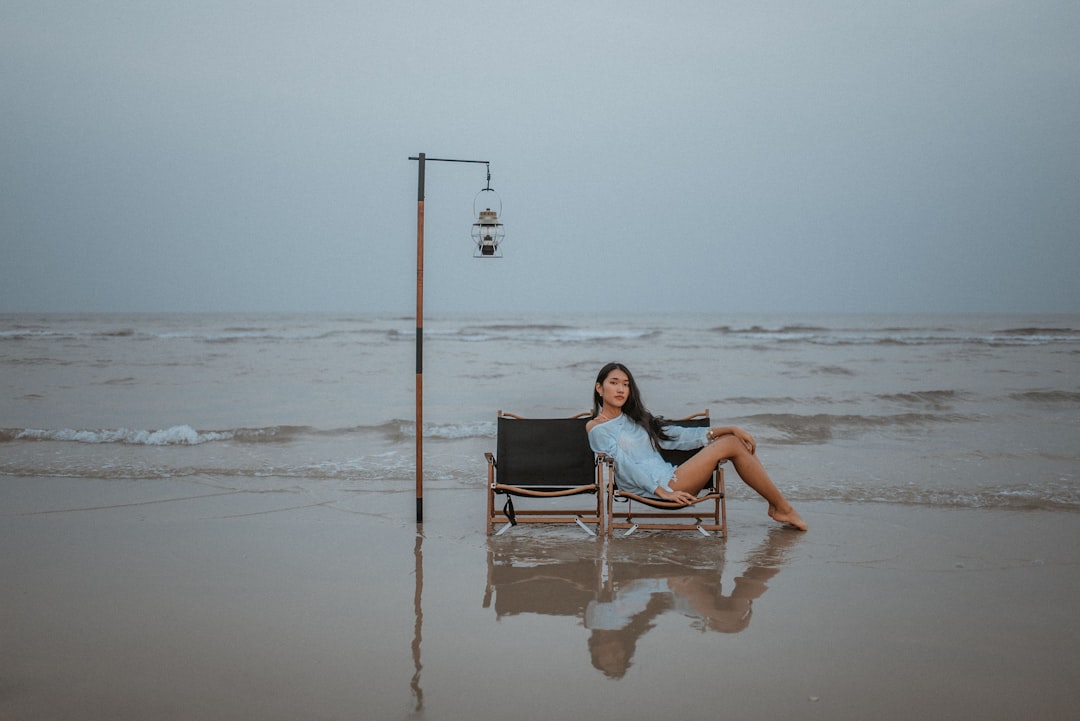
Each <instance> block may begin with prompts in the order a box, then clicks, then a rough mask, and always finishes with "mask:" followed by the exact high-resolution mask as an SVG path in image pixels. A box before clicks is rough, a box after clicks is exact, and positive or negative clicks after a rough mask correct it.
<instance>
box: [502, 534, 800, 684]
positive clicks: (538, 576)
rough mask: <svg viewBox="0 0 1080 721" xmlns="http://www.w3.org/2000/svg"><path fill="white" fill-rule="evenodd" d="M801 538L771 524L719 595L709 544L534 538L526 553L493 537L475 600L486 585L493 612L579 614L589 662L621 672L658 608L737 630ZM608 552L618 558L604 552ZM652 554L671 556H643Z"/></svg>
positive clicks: (698, 624) (694, 623)
mask: <svg viewBox="0 0 1080 721" xmlns="http://www.w3.org/2000/svg"><path fill="white" fill-rule="evenodd" d="M800 537H801V535H800V534H797V533H793V532H791V531H790V530H788V529H783V528H774V529H771V530H770V531H769V532H768V534H767V535H766V537H765V539H764V540H763V541H762V542H761V543H760V544H759V545H758V546H757V547H756V548H755V549H754V550H753V551H751V552H750V554H748V556H747V559H746V566H745V568H744V569H743V570H742V573H741V574H740V575H738V576H737V577H736V578H735V580H734V585H733V586H732V588H731V591H730V593H727V594H725V593H724V591H723V583H722V579H721V577H722V575H723V571H724V558H723V550H719V551H718V550H717V549H716V547H715V546H709V545H708V544H700V543H698V545H697V547H696V548H695V547H692V546H689V545H687V546H680V547H674V548H673V547H671V544H672V543H674V542H673V541H670V540H668V539H661V538H657V539H655V540H656V543H657V544H658V545H657V546H654V545H650V546H648V547H647V548H645V547H643V546H641V545H637V542H634V543H626V544H619V543H612V544H610V545H608V544H601V543H593V544H591V546H583V545H580V544H574V545H573V546H572V547H566V546H564V547H562V548H549V549H547V551H548V552H546V553H545V552H544V551H543V550H542V549H538V548H536V547H535V546H533V547H532V548H531V553H526V552H525V550H526V548H527V546H525V545H524V544H520V545H517V546H514V547H509V548H507V547H503V548H501V549H498V550H496V547H497V546H499V545H500V544H499V543H498V539H495V540H493V541H492V542H491V543H490V545H489V554H488V562H489V564H488V590H487V594H486V595H485V603H484V605H485V607H486V606H488V605H490V601H491V596H492V592H494V593H495V596H496V599H495V607H496V612H497V614H498V615H499V616H500V617H502V616H505V615H512V614H515V613H526V612H528V613H542V614H550V615H565V616H576V617H578V618H580V619H581V621H582V623H583V625H584V627H585V628H586V629H588V630H589V632H590V633H589V641H588V647H589V655H590V658H591V660H592V664H593V666H594V667H595V668H596V669H598V670H599V671H601V672H603V673H604V674H605V675H607V676H609V677H611V678H621V677H622V676H623V675H625V674H626V671H627V669H629V668H630V665H631V663H632V660H633V657H634V653H635V651H636V649H637V643H638V640H639V639H640V638H641V637H642V636H644V635H645V633H646V632H647V631H649V629H651V628H653V626H655V621H656V619H657V618H659V617H660V616H661V615H663V614H665V613H676V614H679V615H681V616H683V617H685V618H686V619H688V621H689V624H690V626H691V627H692V628H696V629H700V630H701V631H702V632H704V631H715V632H718V633H738V632H739V631H742V630H743V629H744V628H746V627H747V625H748V624H749V623H750V615H751V610H752V604H753V601H754V599H755V598H759V597H760V596H761V595H762V594H763V593H764V592H765V589H766V587H767V583H768V581H769V580H770V579H771V578H772V577H773V576H775V575H776V574H777V573H779V571H780V569H781V568H782V567H783V565H784V563H785V561H786V552H787V550H788V549H789V548H790V547H791V546H792V544H794V543H796V542H797V541H798V540H799V539H800ZM696 540H697V539H695V541H696ZM691 548H692V549H693V551H691V552H690V553H687V552H686V551H687V550H688V549H691ZM499 551H501V552H499ZM609 554H610V555H611V556H620V557H619V558H613V559H609V558H608V555H609ZM707 556H712V558H711V559H708V560H706V558H705V557H707ZM717 556H718V557H719V560H717ZM658 557H659V558H663V557H667V558H672V559H675V558H677V559H679V560H678V561H675V560H666V561H659V562H653V561H652V560H651V559H654V558H658ZM695 557H697V560H695ZM642 558H645V559H646V560H644V561H643V560H642Z"/></svg>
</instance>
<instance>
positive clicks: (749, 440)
mask: <svg viewBox="0 0 1080 721" xmlns="http://www.w3.org/2000/svg"><path fill="white" fill-rule="evenodd" d="M731 433H732V435H733V436H735V437H736V438H738V439H739V440H740V441H742V442H743V445H744V446H746V450H748V451H750V454H751V455H753V453H754V451H755V450H757V442H756V441H755V440H754V437H753V436H752V435H750V434H749V433H747V432H746V431H744V430H743V429H742V428H739V427H738V426H736V427H734V428H732V429H731Z"/></svg>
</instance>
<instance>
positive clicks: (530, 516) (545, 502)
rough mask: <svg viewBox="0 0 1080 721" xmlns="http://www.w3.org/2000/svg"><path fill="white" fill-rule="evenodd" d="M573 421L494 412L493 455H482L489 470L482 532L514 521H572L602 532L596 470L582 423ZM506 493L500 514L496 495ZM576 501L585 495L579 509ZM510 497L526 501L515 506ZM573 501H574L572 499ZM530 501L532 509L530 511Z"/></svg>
mask: <svg viewBox="0 0 1080 721" xmlns="http://www.w3.org/2000/svg"><path fill="white" fill-rule="evenodd" d="M588 419H589V414H587V413H582V414H579V415H577V416H574V417H573V418H522V417H521V416H517V415H514V414H512V413H503V412H502V411H499V416H498V438H497V440H496V453H495V454H492V453H485V454H484V457H485V458H487V464H488V467H487V471H488V493H487V496H488V498H487V524H486V528H487V533H488V535H490V534H491V533H492V530H493V527H494V526H496V525H501V526H502V527H501V528H500V529H499V531H498V533H500V534H501V533H503V532H505V531H506V530H507V529H508V528H510V526H514V525H517V524H519V523H576V524H577V525H579V526H581V527H582V528H583V529H585V531H587V532H588V533H590V534H593V535H595V532H594V531H593V530H592V528H590V525H595V526H596V531H597V532H599V531H600V530H602V529H603V524H604V517H603V512H604V511H603V497H602V495H601V492H602V483H601V476H602V473H601V469H600V466H599V464H598V462H597V458H596V454H594V453H593V451H592V449H591V448H590V447H589V439H588V436H587V434H586V432H585V423H586V422H587V421H588ZM496 495H505V496H506V501H505V503H504V504H503V506H502V510H497V508H496V506H497V504H496V502H495V496H496ZM581 497H589V502H588V505H581V503H582V499H581ZM514 498H519V499H528V501H529V502H528V503H527V504H525V503H523V504H522V505H528V506H529V507H528V508H520V509H518V508H515V507H514ZM571 499H573V500H571ZM534 503H535V507H534Z"/></svg>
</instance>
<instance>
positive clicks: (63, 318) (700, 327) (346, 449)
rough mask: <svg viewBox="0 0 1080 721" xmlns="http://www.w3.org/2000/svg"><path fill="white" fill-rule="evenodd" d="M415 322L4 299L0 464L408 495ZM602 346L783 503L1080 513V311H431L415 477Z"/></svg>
mask: <svg viewBox="0 0 1080 721" xmlns="http://www.w3.org/2000/svg"><path fill="white" fill-rule="evenodd" d="M414 325H415V321H414V320H413V319H412V318H408V317H398V318H394V317H376V316H362V315H357V316H328V315H31V314H23V315H7V316H0V368H2V369H3V371H2V380H0V475H7V476H20V477H73V478H84V477H91V478H100V479H106V480H108V479H113V480H123V481H139V480H151V479H160V478H194V479H198V478H210V477H213V478H222V477H224V478H228V479H229V481H230V483H234V484H239V485H240V486H242V487H245V488H252V489H265V490H273V489H275V488H278V487H287V488H296V487H300V488H304V489H305V490H306V491H308V492H310V493H312V494H314V495H316V496H317V495H318V494H319V493H321V492H323V491H326V492H331V491H333V490H336V489H340V488H346V489H348V488H355V489H358V490H359V489H368V488H386V489H387V490H400V491H402V492H407V491H408V490H410V489H411V487H412V484H413V483H414V440H413V433H414V422H413V419H414V407H415V406H414V403H415V399H414V379H415V333H414ZM609 360H620V361H622V362H624V363H626V364H627V365H629V366H630V368H631V369H632V370H633V371H634V373H635V375H636V377H637V380H638V382H639V384H640V385H641V387H642V392H643V393H644V395H645V400H646V403H647V404H648V405H649V406H650V407H651V408H652V410H653V411H654V412H657V413H661V414H663V415H667V416H672V417H678V416H682V415H687V414H689V413H692V412H695V411H699V410H701V409H703V408H706V407H707V408H708V409H709V410H710V412H711V414H712V416H713V418H714V419H716V420H717V422H718V423H733V424H737V425H740V426H743V427H744V428H746V429H747V430H749V431H750V432H751V433H753V434H754V435H755V437H756V438H757V439H758V441H759V448H760V451H759V452H760V453H761V455H762V459H763V460H764V462H765V464H766V467H767V468H768V469H769V470H770V471H771V473H772V475H773V476H774V478H775V479H776V480H777V482H778V484H779V485H780V486H781V487H782V488H783V489H784V490H785V492H786V493H787V495H788V496H789V497H790V498H791V499H792V500H794V501H798V500H806V501H813V500H843V501H848V502H860V501H886V502H896V503H911V504H932V505H945V506H958V507H1005V508H1064V509H1071V510H1078V509H1080V488H1078V486H1080V484H1078V471H1080V451H1078V450H1077V449H1078V447H1080V446H1078V444H1077V440H1080V317H1077V316H946V315H931V316H855V315H850V316H821V315H792V316H757V317H755V316H732V317H724V316H705V315H681V316H673V315H657V316H646V317H635V318H623V317H593V316H584V315H574V316H556V317H535V316H521V317H485V316H480V315H477V316H475V317H440V318H435V319H428V320H427V321H426V323H425V329H424V391H425V397H424V419H425V427H424V438H425V476H426V480H425V482H426V483H427V484H428V485H429V486H430V487H432V488H459V487H476V488H477V492H478V493H479V492H480V489H481V488H482V487H483V484H484V479H485V475H484V474H485V466H484V460H483V452H484V451H487V450H492V449H493V447H494V435H495V422H494V419H495V415H496V412H497V411H498V410H507V411H512V412H515V413H519V414H522V415H527V416H565V415H571V414H573V413H577V412H580V411H583V410H587V409H588V404H589V403H590V398H591V396H590V393H591V386H592V382H593V379H594V378H595V374H596V372H597V370H598V369H599V367H600V366H601V365H603V363H605V362H607V361H609ZM729 490H730V491H731V492H732V495H733V496H734V497H736V498H738V497H739V496H740V494H744V493H745V490H744V489H742V488H741V486H740V485H739V484H737V483H734V484H729Z"/></svg>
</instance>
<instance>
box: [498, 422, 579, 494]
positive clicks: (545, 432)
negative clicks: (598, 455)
mask: <svg viewBox="0 0 1080 721" xmlns="http://www.w3.org/2000/svg"><path fill="white" fill-rule="evenodd" d="M587 420H588V419H586V418H508V417H506V416H499V422H498V434H499V437H498V441H497V444H496V449H497V455H496V463H497V468H498V474H499V483H504V484H507V485H512V486H570V487H574V486H584V485H587V484H589V483H593V482H594V481H595V478H596V475H595V473H596V464H595V455H594V454H593V452H592V449H591V448H590V447H589V437H588V435H586V433H585V423H586V422H587Z"/></svg>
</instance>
